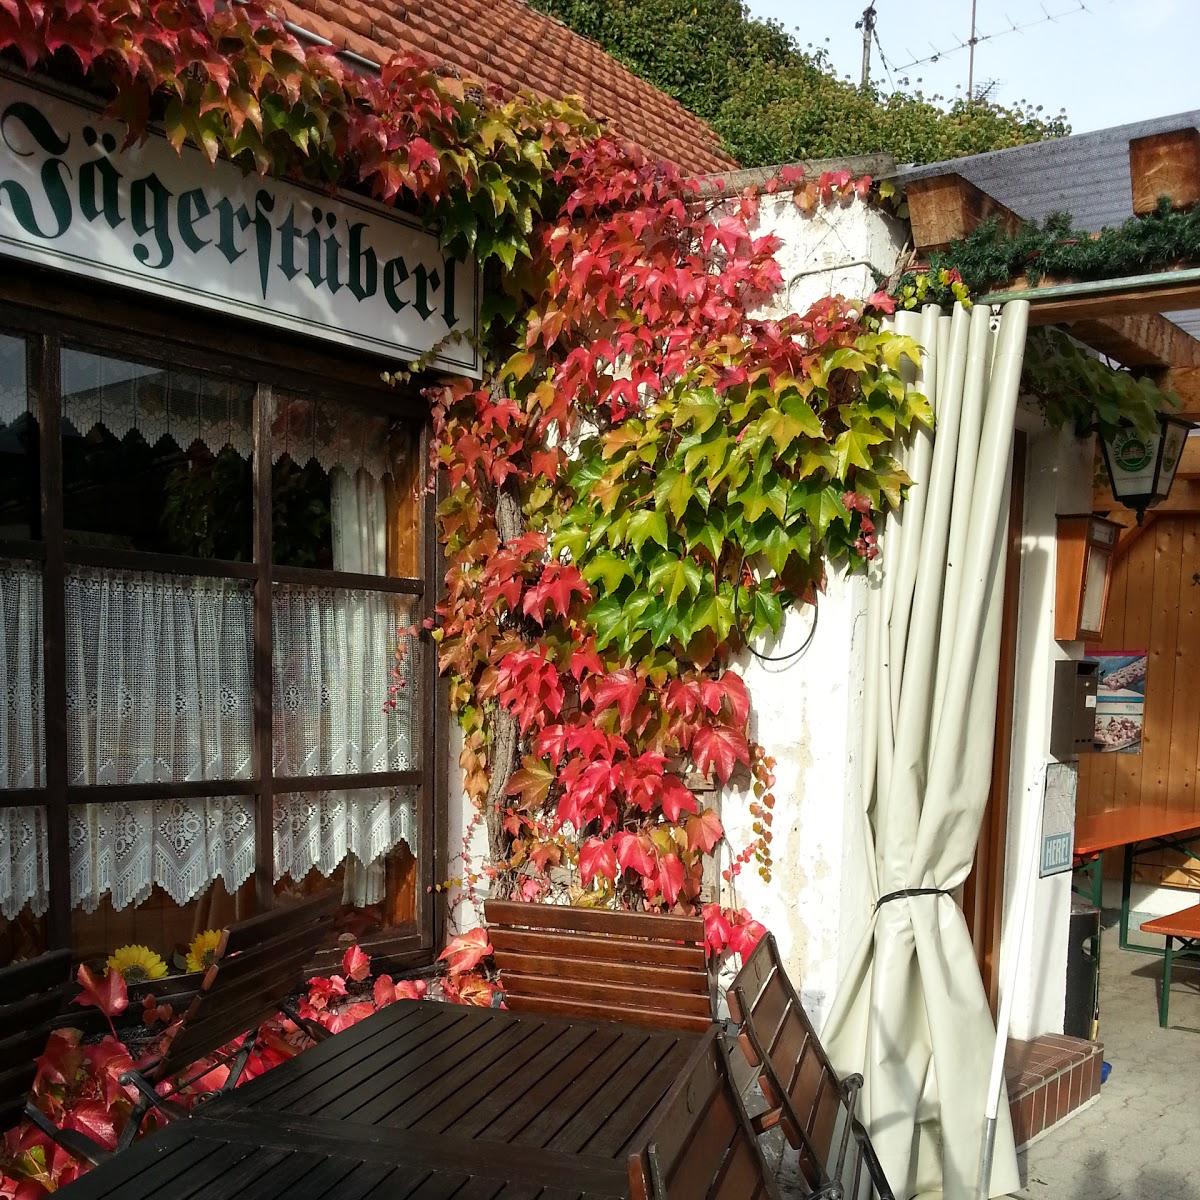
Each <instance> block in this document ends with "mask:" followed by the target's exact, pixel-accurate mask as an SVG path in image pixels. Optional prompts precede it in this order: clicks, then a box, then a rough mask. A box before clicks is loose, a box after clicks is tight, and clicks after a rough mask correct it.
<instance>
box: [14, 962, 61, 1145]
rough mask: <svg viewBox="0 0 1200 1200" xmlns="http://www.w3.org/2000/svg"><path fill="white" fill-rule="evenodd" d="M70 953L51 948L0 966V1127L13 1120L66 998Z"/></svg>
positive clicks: (16, 1116) (23, 1100) (23, 1103)
mask: <svg viewBox="0 0 1200 1200" xmlns="http://www.w3.org/2000/svg"><path fill="white" fill-rule="evenodd" d="M70 985H71V953H70V951H69V950H52V951H51V952H50V953H49V954H42V955H40V956H39V957H37V958H31V959H29V960H28V961H27V962H19V963H16V964H14V965H13V966H11V967H5V968H4V969H3V970H0V1129H7V1128H9V1126H11V1125H14V1124H15V1123H16V1121H17V1119H18V1117H20V1115H21V1110H22V1109H23V1108H24V1107H25V1098H26V1095H27V1093H28V1092H29V1089H30V1088H31V1087H32V1086H33V1079H34V1076H35V1075H36V1074H37V1059H38V1058H39V1057H40V1056H41V1054H42V1052H43V1051H44V1050H45V1049H46V1040H47V1038H49V1036H50V1031H51V1029H52V1028H53V1025H54V1020H55V1018H56V1017H57V1016H58V1015H59V1013H61V1012H62V1010H63V1007H64V1006H65V1004H66V1003H67V993H68V991H69V990H70Z"/></svg>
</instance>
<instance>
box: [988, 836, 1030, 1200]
mask: <svg viewBox="0 0 1200 1200" xmlns="http://www.w3.org/2000/svg"><path fill="white" fill-rule="evenodd" d="M1040 824H1041V822H1040V821H1039V820H1032V821H1030V822H1029V823H1028V828H1027V830H1026V833H1025V839H1026V843H1027V844H1026V846H1025V847H1024V849H1025V853H1024V855H1022V858H1021V859H1020V860H1018V861H1023V862H1024V865H1025V869H1024V870H1023V871H1022V872H1021V874H1020V875H1019V876H1018V877H1017V895H1016V897H1015V899H1016V904H1015V906H1014V911H1013V916H1014V917H1015V918H1016V923H1015V929H1016V935H1017V944H1016V945H1015V946H1014V947H1013V951H1012V954H1010V955H1009V959H1008V970H1007V972H1006V973H1005V977H1004V979H1003V980H1002V981H1001V988H1000V1011H999V1012H998V1013H997V1014H996V1042H995V1045H994V1046H993V1047H992V1074H991V1078H990V1079H989V1080H988V1091H987V1103H986V1105H985V1106H984V1122H983V1141H982V1143H981V1145H980V1147H979V1181H978V1184H977V1187H976V1191H975V1195H976V1200H988V1194H989V1191H990V1188H991V1182H992V1155H993V1153H994V1151H995V1147H996V1114H997V1113H998V1111H999V1108H1000V1089H1001V1085H1002V1084H1003V1083H1004V1051H1005V1049H1006V1047H1007V1046H1008V1029H1009V1025H1010V1024H1011V1023H1012V1003H1013V992H1014V991H1015V990H1016V982H1017V971H1018V969H1019V968H1020V966H1021V958H1022V953H1023V951H1024V949H1025V924H1026V919H1027V917H1028V914H1029V897H1030V896H1031V895H1032V894H1033V881H1034V879H1036V878H1037V869H1038V858H1039V856H1038V853H1037V851H1038V837H1037V833H1038V828H1039V826H1040Z"/></svg>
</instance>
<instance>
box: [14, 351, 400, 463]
mask: <svg viewBox="0 0 1200 1200" xmlns="http://www.w3.org/2000/svg"><path fill="white" fill-rule="evenodd" d="M2 352H3V346H2V345H0V353H2ZM23 352H24V349H23V344H22V353H23ZM21 391H22V394H21V398H20V399H21V406H20V409H19V410H14V411H24V406H25V402H24V388H23V386H22V389H21ZM273 403H274V411H273V415H272V421H271V444H272V456H273V458H274V460H275V461H276V462H278V461H279V459H281V458H283V457H284V456H285V455H287V456H288V457H290V458H291V459H292V460H293V462H295V463H296V464H297V465H298V466H304V465H305V464H307V463H309V462H315V463H317V464H318V465H319V466H320V467H321V469H322V470H323V471H325V472H326V473H330V472H332V471H333V469H334V468H335V467H340V468H341V469H342V470H343V471H345V472H349V473H350V474H351V475H354V474H357V473H358V472H360V471H362V472H366V474H368V475H369V476H371V478H372V479H375V480H378V481H382V480H383V478H384V476H385V475H386V474H387V473H388V471H389V470H390V466H391V458H390V452H391V447H390V438H389V425H390V422H389V421H388V419H387V418H386V417H383V416H379V415H377V414H374V413H371V412H368V411H366V410H363V409H355V408H351V407H348V406H345V405H333V404H325V403H321V402H319V401H313V400H309V399H306V398H304V397H300V396H292V395H287V394H283V393H280V394H277V395H276V396H275V398H274V401H273ZM13 404H15V401H13V402H11V403H10V402H9V401H8V397H7V396H6V394H5V393H4V392H3V391H0V420H3V417H4V413H5V411H7V408H9V407H12V406H13ZM252 404H253V392H252V389H251V388H249V387H248V386H247V385H246V384H245V383H241V382H238V381H233V380H227V379H221V378H219V377H217V376H213V375H203V374H200V373H198V372H193V371H186V370H182V369H179V368H176V367H154V366H147V365H145V364H142V363H131V362H126V361H124V360H123V359H116V358H108V357H106V356H104V355H99V354H89V353H87V352H86V351H83V350H66V351H64V352H63V419H64V420H65V421H66V422H67V423H68V424H69V425H70V427H71V428H73V429H74V430H75V432H76V433H78V434H80V435H86V434H87V433H89V432H90V431H91V430H92V429H95V428H97V427H103V428H104V429H107V430H108V432H109V433H111V434H112V435H113V437H115V438H124V437H125V436H126V435H127V434H129V433H133V432H135V431H136V432H137V433H138V434H139V435H140V436H141V437H142V438H143V439H144V440H145V442H146V444H147V445H150V446H155V445H157V444H158V443H159V442H160V441H161V440H162V439H163V438H169V439H170V440H171V441H173V442H174V443H175V444H176V445H177V446H178V447H179V448H180V449H181V450H186V449H188V448H189V447H190V446H192V445H193V444H194V443H196V442H199V443H201V444H202V445H204V446H206V447H207V448H208V449H209V450H210V451H211V452H212V453H213V454H214V455H215V454H220V452H221V451H222V450H223V449H224V448H225V447H226V446H229V447H231V448H232V449H233V450H234V451H235V452H236V453H237V454H239V455H240V456H241V457H242V458H245V459H248V458H249V457H250V454H251V449H252V436H253V435H252V431H253V423H252V421H251V411H252Z"/></svg>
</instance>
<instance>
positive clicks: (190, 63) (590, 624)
mask: <svg viewBox="0 0 1200 1200" xmlns="http://www.w3.org/2000/svg"><path fill="white" fill-rule="evenodd" d="M0 49H3V50H4V51H6V52H8V53H10V54H18V55H19V56H20V57H21V58H22V59H23V60H24V62H25V63H26V65H28V66H29V67H31V68H32V67H41V68H42V69H44V70H51V71H53V72H55V73H58V74H65V75H68V76H80V75H82V76H83V80H84V82H86V84H87V85H88V86H89V87H91V88H93V90H96V91H99V92H101V93H102V94H105V95H107V96H109V97H110V98H111V111H112V112H113V113H114V114H115V115H116V116H118V117H120V118H121V119H123V120H124V121H125V122H126V123H127V125H128V126H129V130H130V136H131V137H132V138H136V137H139V136H142V135H143V134H144V132H145V130H146V128H147V125H148V123H149V122H150V121H152V120H158V121H160V122H161V123H162V124H163V126H164V127H165V129H166V132H167V134H168V136H169V137H170V139H171V141H172V143H173V144H174V145H175V146H177V147H180V146H182V145H183V144H184V142H186V141H190V142H194V143H195V144H197V145H199V146H201V147H202V148H203V149H204V150H205V152H206V153H207V154H208V156H209V158H210V159H213V160H215V159H216V158H217V157H219V156H224V157H226V158H229V159H231V160H233V161H235V162H238V163H242V164H244V165H246V166H247V167H248V168H249V169H254V170H258V171H261V172H268V171H270V172H274V173H277V174H283V175H294V176H300V177H304V178H309V179H317V180H320V181H322V182H323V183H325V184H327V185H341V186H346V187H353V188H358V189H361V190H364V191H367V192H369V193H370V194H372V195H374V196H376V197H377V198H379V199H381V200H383V201H385V202H388V203H392V204H397V205H403V206H404V207H406V208H408V209H410V210H412V211H415V212H417V213H418V214H420V215H421V216H422V217H423V218H424V219H425V220H426V221H427V222H428V223H429V224H430V226H431V227H432V228H434V229H436V230H437V231H438V232H439V234H440V236H441V237H442V239H443V243H444V244H445V245H446V246H447V247H448V248H449V249H450V250H451V251H455V252H461V253H464V254H469V255H473V256H474V257H475V259H476V260H477V261H478V262H479V263H481V264H482V265H483V266H484V268H485V269H486V270H487V271H488V275H487V276H486V277H485V294H486V295H487V297H488V304H489V307H488V308H487V311H486V316H485V320H484V323H483V328H482V329H481V331H480V336H481V338H482V341H483V348H484V351H485V358H486V363H487V372H486V376H485V379H484V381H483V382H482V383H481V384H476V383H474V382H472V381H470V380H465V379H454V380H449V381H447V382H445V383H438V384H432V385H430V386H428V387H427V392H426V394H427V396H428V398H429V401H430V404H431V410H432V414H433V434H434V436H433V439H432V442H433V448H434V460H435V463H434V465H435V466H437V467H438V468H439V469H440V470H441V471H442V473H443V477H444V480H445V485H444V488H445V496H444V499H443V501H442V503H441V505H440V508H439V523H440V534H441V537H442V541H443V544H444V546H445V550H446V561H447V574H446V591H445V596H444V598H443V600H442V602H441V604H440V605H439V609H438V612H439V618H438V621H437V622H436V625H437V627H436V629H434V630H433V631H432V636H433V637H434V639H435V640H436V641H437V642H438V644H439V657H440V663H441V667H442V670H443V671H444V672H445V673H446V674H447V675H448V676H449V680H450V688H449V691H450V698H451V707H452V710H453V712H454V714H455V716H456V717H457V719H458V721H459V724H460V725H461V727H462V730H463V750H462V755H461V764H462V767H463V771H464V780H465V789H466V792H467V794H468V796H469V797H470V798H471V800H472V801H473V802H474V803H475V805H476V807H477V816H476V819H475V826H478V825H485V826H486V828H487V833H488V837H489V853H488V856H487V860H486V861H485V862H484V864H483V865H482V867H481V868H476V867H475V866H474V865H473V860H472V859H471V858H470V856H469V854H467V853H464V861H463V868H462V872H461V874H460V875H458V876H457V877H456V878H455V879H453V880H449V881H443V882H442V883H441V884H439V887H442V886H451V887H455V888H458V887H461V888H463V889H465V890H466V892H467V893H470V892H471V891H472V890H473V889H474V887H476V886H477V885H478V884H480V883H481V882H483V881H485V880H486V881H487V882H488V884H489V886H490V887H491V888H492V890H493V891H494V892H502V893H505V894H512V895H517V896H520V897H522V898H525V899H534V898H537V897H540V896H544V895H546V894H547V893H554V894H557V895H566V896H568V897H569V899H570V900H572V901H573V902H575V903H580V904H600V905H624V906H627V907H649V908H668V909H675V910H682V911H696V910H697V909H698V908H699V907H700V906H701V903H702V883H703V879H704V864H705V862H706V861H707V860H708V859H710V858H711V857H713V856H714V855H717V854H720V853H722V852H723V848H725V847H726V842H725V839H724V830H723V826H722V822H721V820H720V818H719V816H718V814H717V813H716V812H715V811H714V810H713V809H712V808H711V807H705V806H704V805H703V804H702V803H701V801H700V799H699V798H698V795H697V791H696V790H694V789H693V788H692V787H689V786H688V783H689V781H690V780H692V779H693V778H695V777H697V776H699V777H704V778H707V779H708V780H711V781H714V782H716V783H725V782H727V781H729V780H730V778H731V777H732V776H733V775H734V773H735V772H748V773H749V775H751V776H752V777H753V782H754V792H755V799H754V801H753V805H752V815H753V817H754V834H755V838H754V841H753V842H752V843H751V844H750V845H749V846H744V847H741V848H739V849H736V850H735V848H733V847H728V855H727V859H726V861H727V865H726V866H725V868H724V871H723V874H724V877H725V879H726V880H728V881H730V882H732V881H733V880H734V879H735V878H736V877H737V875H738V873H739V872H740V871H741V870H742V869H743V867H745V866H746V865H747V864H748V863H750V862H751V861H755V862H756V865H757V868H758V870H759V871H760V872H761V873H762V875H763V876H764V877H765V878H769V876H770V870H771V849H770V844H771V836H772V833H771V821H772V810H773V807H774V803H775V798H774V794H773V792H772V790H771V789H772V787H773V784H774V773H773V766H774V764H773V760H772V759H771V757H770V756H769V754H768V753H767V752H766V750H765V749H764V748H762V747H760V746H758V745H756V744H755V743H754V741H753V738H752V736H751V702H750V697H749V695H748V693H747V690H746V687H745V684H744V682H743V680H742V679H741V677H740V675H739V674H738V673H737V672H736V671H734V670H732V669H731V667H730V663H731V662H732V659H733V656H734V654H735V653H736V652H737V651H738V650H739V649H741V648H742V647H744V646H745V645H746V644H748V642H750V641H751V640H753V639H755V638H762V637H770V636H772V635H774V634H775V633H777V632H778V630H779V628H780V623H781V621H782V619H783V615H784V612H785V611H786V609H787V608H789V607H791V606H794V605H796V604H800V603H803V602H804V600H805V599H806V598H807V597H809V596H810V595H811V594H812V591H813V589H816V588H819V587H820V586H821V584H822V582H823V580H824V577H825V573H826V570H827V569H828V565H829V563H830V562H833V561H839V560H840V561H844V562H846V563H848V564H849V565H850V566H851V567H853V566H857V565H860V564H861V563H862V562H864V561H865V560H866V559H868V558H870V557H871V556H872V554H873V553H874V536H875V529H876V525H877V523H878V520H879V519H880V516H881V514H883V513H886V512H888V511H891V510H894V509H895V508H896V507H897V506H898V505H899V504H900V503H901V502H902V499H903V495H904V490H905V487H906V485H907V480H906V478H905V477H904V475H903V472H902V471H901V469H900V467H899V466H898V464H897V462H896V460H895V459H894V458H893V457H892V446H893V445H894V443H895V442H896V441H897V440H898V439H902V438H904V437H905V436H906V434H907V433H908V432H909V431H910V430H911V429H912V428H913V427H914V426H915V425H917V424H919V423H922V422H927V421H928V420H929V413H928V408H927V406H926V403H925V401H924V399H923V398H922V397H920V396H919V395H916V394H915V393H914V392H912V391H911V389H909V388H908V387H906V385H905V384H904V382H903V380H902V377H901V374H900V368H901V364H902V361H903V360H904V359H905V358H909V359H912V358H914V357H915V356H916V347H915V346H914V344H913V343H912V342H911V341H909V340H908V339H905V338H902V337H899V336H897V335H896V334H894V333H889V332H884V331H883V330H881V329H880V328H879V323H878V320H877V313H875V312H873V311H871V310H870V309H869V308H867V307H864V305H863V304H861V303H849V302H846V301H842V300H832V299H831V300H827V301H823V302H821V303H820V304H818V305H816V306H815V307H814V308H813V309H812V310H811V311H810V312H808V313H807V314H803V315H801V314H792V315H789V316H786V317H784V318H782V319H778V320H765V319H759V318H757V317H754V316H752V315H750V314H752V313H753V312H755V311H756V310H757V309H760V308H761V307H762V306H763V305H764V304H765V303H766V302H767V301H768V300H771V299H772V298H774V297H775V296H776V294H777V293H778V291H779V289H780V287H781V285H782V278H781V274H780V269H779V265H778V263H777V262H776V259H775V252H776V250H777V249H778V247H779V243H778V241H777V239H776V238H774V237H772V236H764V235H762V234H761V232H759V230H758V227H757V222H758V218H759V204H760V200H759V197H757V196H756V195H754V194H753V193H750V192H747V193H746V194H744V195H742V196H740V197H737V198H734V199H732V200H720V201H715V200H711V199H710V200H705V199H704V198H703V195H702V191H701V189H700V187H699V186H698V184H696V183H695V182H694V181H689V180H686V179H683V178H681V177H680V176H679V174H678V173H677V172H675V171H674V170H673V169H671V168H670V167H668V166H666V165H664V164H662V163H659V162H654V161H650V160H648V159H647V158H646V157H645V156H644V155H643V154H642V153H641V152H639V151H638V150H636V149H634V148H632V147H630V146H628V145H626V144H624V143H622V142H621V141H619V140H618V139H616V138H614V137H613V136H611V135H609V134H607V133H606V132H605V131H604V130H602V129H601V128H599V127H598V126H597V125H596V124H595V123H594V122H592V121H591V120H590V119H589V118H588V117H587V116H586V115H585V114H584V113H583V112H582V111H580V110H579V109H578V108H577V107H576V106H575V105H574V104H572V103H568V102H561V103H560V102H551V101H544V100H539V99H536V98H533V97H529V96H519V97H517V98H515V99H509V100H505V99H503V98H502V97H500V96H498V95H495V94H492V93H489V92H488V91H486V90H485V89H482V88H477V87H474V86H468V84H467V83H466V82H465V81H462V80H458V79H455V78H452V77H449V76H447V75H444V74H439V73H438V72H437V71H435V70H434V69H433V68H432V67H431V66H430V65H429V64H428V63H425V62H423V61H421V60H419V59H416V58H412V57H398V58H396V59H394V60H393V61H392V62H390V63H389V64H387V66H386V67H385V68H384V69H383V71H382V73H381V74H380V76H379V77H378V78H374V77H369V76H365V75H361V74H357V73H354V72H352V71H350V70H349V69H347V68H346V67H345V66H344V65H343V64H342V63H341V62H340V61H339V60H338V59H337V58H336V57H335V56H334V55H333V54H331V53H330V52H328V51H327V50H325V49H321V48H314V47H311V46H306V45H302V44H301V43H299V42H298V41H297V40H296V39H295V38H294V37H292V36H291V34H290V33H289V32H288V31H287V29H286V28H285V27H284V26H283V25H282V24H281V22H280V21H279V20H278V19H277V18H276V17H275V16H274V15H272V14H271V13H270V12H269V11H268V10H267V9H266V8H264V7H262V6H261V5H259V4H257V3H255V2H253V0H251V2H250V3H246V4H236V5H218V4H217V3H216V0H183V2H181V0H97V2H96V3H93V4H87V5H80V4H78V3H74V2H73V0H54V2H50V3H47V2H45V0H0ZM788 188H790V189H791V195H792V199H793V201H794V203H795V204H796V205H797V206H798V207H799V208H801V209H802V210H803V211H806V212H808V211H813V210H814V209H816V208H818V207H820V206H821V205H825V204H839V203H849V202H851V201H853V200H855V199H856V198H859V197H865V196H866V195H867V194H868V193H869V191H870V188H871V184H870V181H869V180H852V179H850V177H849V175H848V174H846V173H844V172H843V173H839V174H834V175H826V176H822V177H820V178H819V179H817V180H803V179H802V178H801V177H800V176H799V175H798V174H797V173H791V174H790V175H787V176H786V178H785V177H784V176H782V175H781V177H780V178H779V179H778V180H775V181H773V182H772V185H771V187H770V188H769V189H768V190H771V191H775V192H778V191H781V190H783V191H784V196H783V199H786V189H788ZM885 299H886V298H883V297H880V298H878V300H879V302H880V303H882V302H883V301H884V300H885ZM411 367H412V364H402V365H401V367H400V369H399V370H398V371H397V373H396V374H395V375H394V376H392V378H394V379H395V380H397V381H406V382H407V381H408V380H409V379H414V378H416V379H423V381H424V382H425V383H426V384H429V383H430V377H429V376H424V377H420V376H414V375H412V373H411ZM380 699H381V701H382V700H383V698H382V697H381V698H380ZM472 832H473V829H469V830H468V836H467V839H466V842H465V843H464V850H465V849H466V844H467V843H469V841H470V837H471V834H472ZM704 911H705V916H706V918H707V919H708V930H709V944H710V947H711V949H712V950H713V952H714V953H717V952H723V951H725V950H727V949H730V948H732V949H734V950H745V949H746V948H748V947H749V946H750V945H752V944H753V940H754V938H755V937H757V936H758V934H759V933H760V932H761V926H758V925H757V923H756V922H754V921H753V920H752V918H751V917H750V915H749V914H748V913H746V912H745V911H744V910H742V909H740V908H738V907H736V905H735V906H733V907H729V908H722V907H721V906H720V905H719V904H717V903H713V904H709V905H708V906H707V907H705V909H704ZM483 941H484V942H486V938H484V939H483Z"/></svg>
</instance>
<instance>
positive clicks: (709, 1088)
mask: <svg viewBox="0 0 1200 1200" xmlns="http://www.w3.org/2000/svg"><path fill="white" fill-rule="evenodd" d="M727 1055H728V1051H727V1050H726V1048H725V1046H724V1043H723V1042H722V1040H721V1038H720V1037H719V1035H718V1032H717V1030H716V1028H715V1027H714V1028H711V1029H710V1030H709V1032H708V1034H707V1035H706V1036H705V1037H704V1039H703V1042H702V1043H701V1044H700V1046H699V1047H698V1049H697V1052H696V1053H695V1054H694V1055H693V1056H692V1059H691V1061H690V1063H689V1066H688V1069H687V1071H685V1072H684V1074H683V1075H682V1076H681V1077H680V1078H679V1079H678V1080H677V1081H676V1082H675V1084H674V1086H673V1087H672V1088H671V1091H670V1092H669V1093H668V1094H667V1096H666V1097H665V1098H664V1099H663V1101H662V1103H661V1104H660V1105H659V1106H658V1108H657V1109H656V1110H655V1112H654V1114H653V1115H652V1117H651V1119H650V1127H651V1129H652V1131H653V1132H652V1135H651V1136H652V1140H651V1141H649V1142H648V1143H647V1144H646V1145H644V1146H635V1147H634V1148H633V1150H632V1152H631V1154H630V1156H629V1194H630V1195H631V1196H632V1197H633V1200H774V1197H776V1196H777V1191H776V1189H775V1184H774V1180H773V1179H772V1177H771V1175H770V1172H769V1171H768V1170H767V1167H766V1164H765V1162H764V1161H763V1156H762V1150H761V1148H760V1147H759V1144H758V1140H757V1138H756V1137H755V1136H754V1132H753V1130H752V1129H751V1127H750V1121H749V1118H748V1117H747V1115H746V1109H745V1107H744V1105H743V1103H742V1097H741V1096H740V1095H739V1094H738V1091H737V1089H736V1088H735V1087H734V1086H733V1083H732V1080H731V1077H730V1073H729V1062H728V1057H727Z"/></svg>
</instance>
